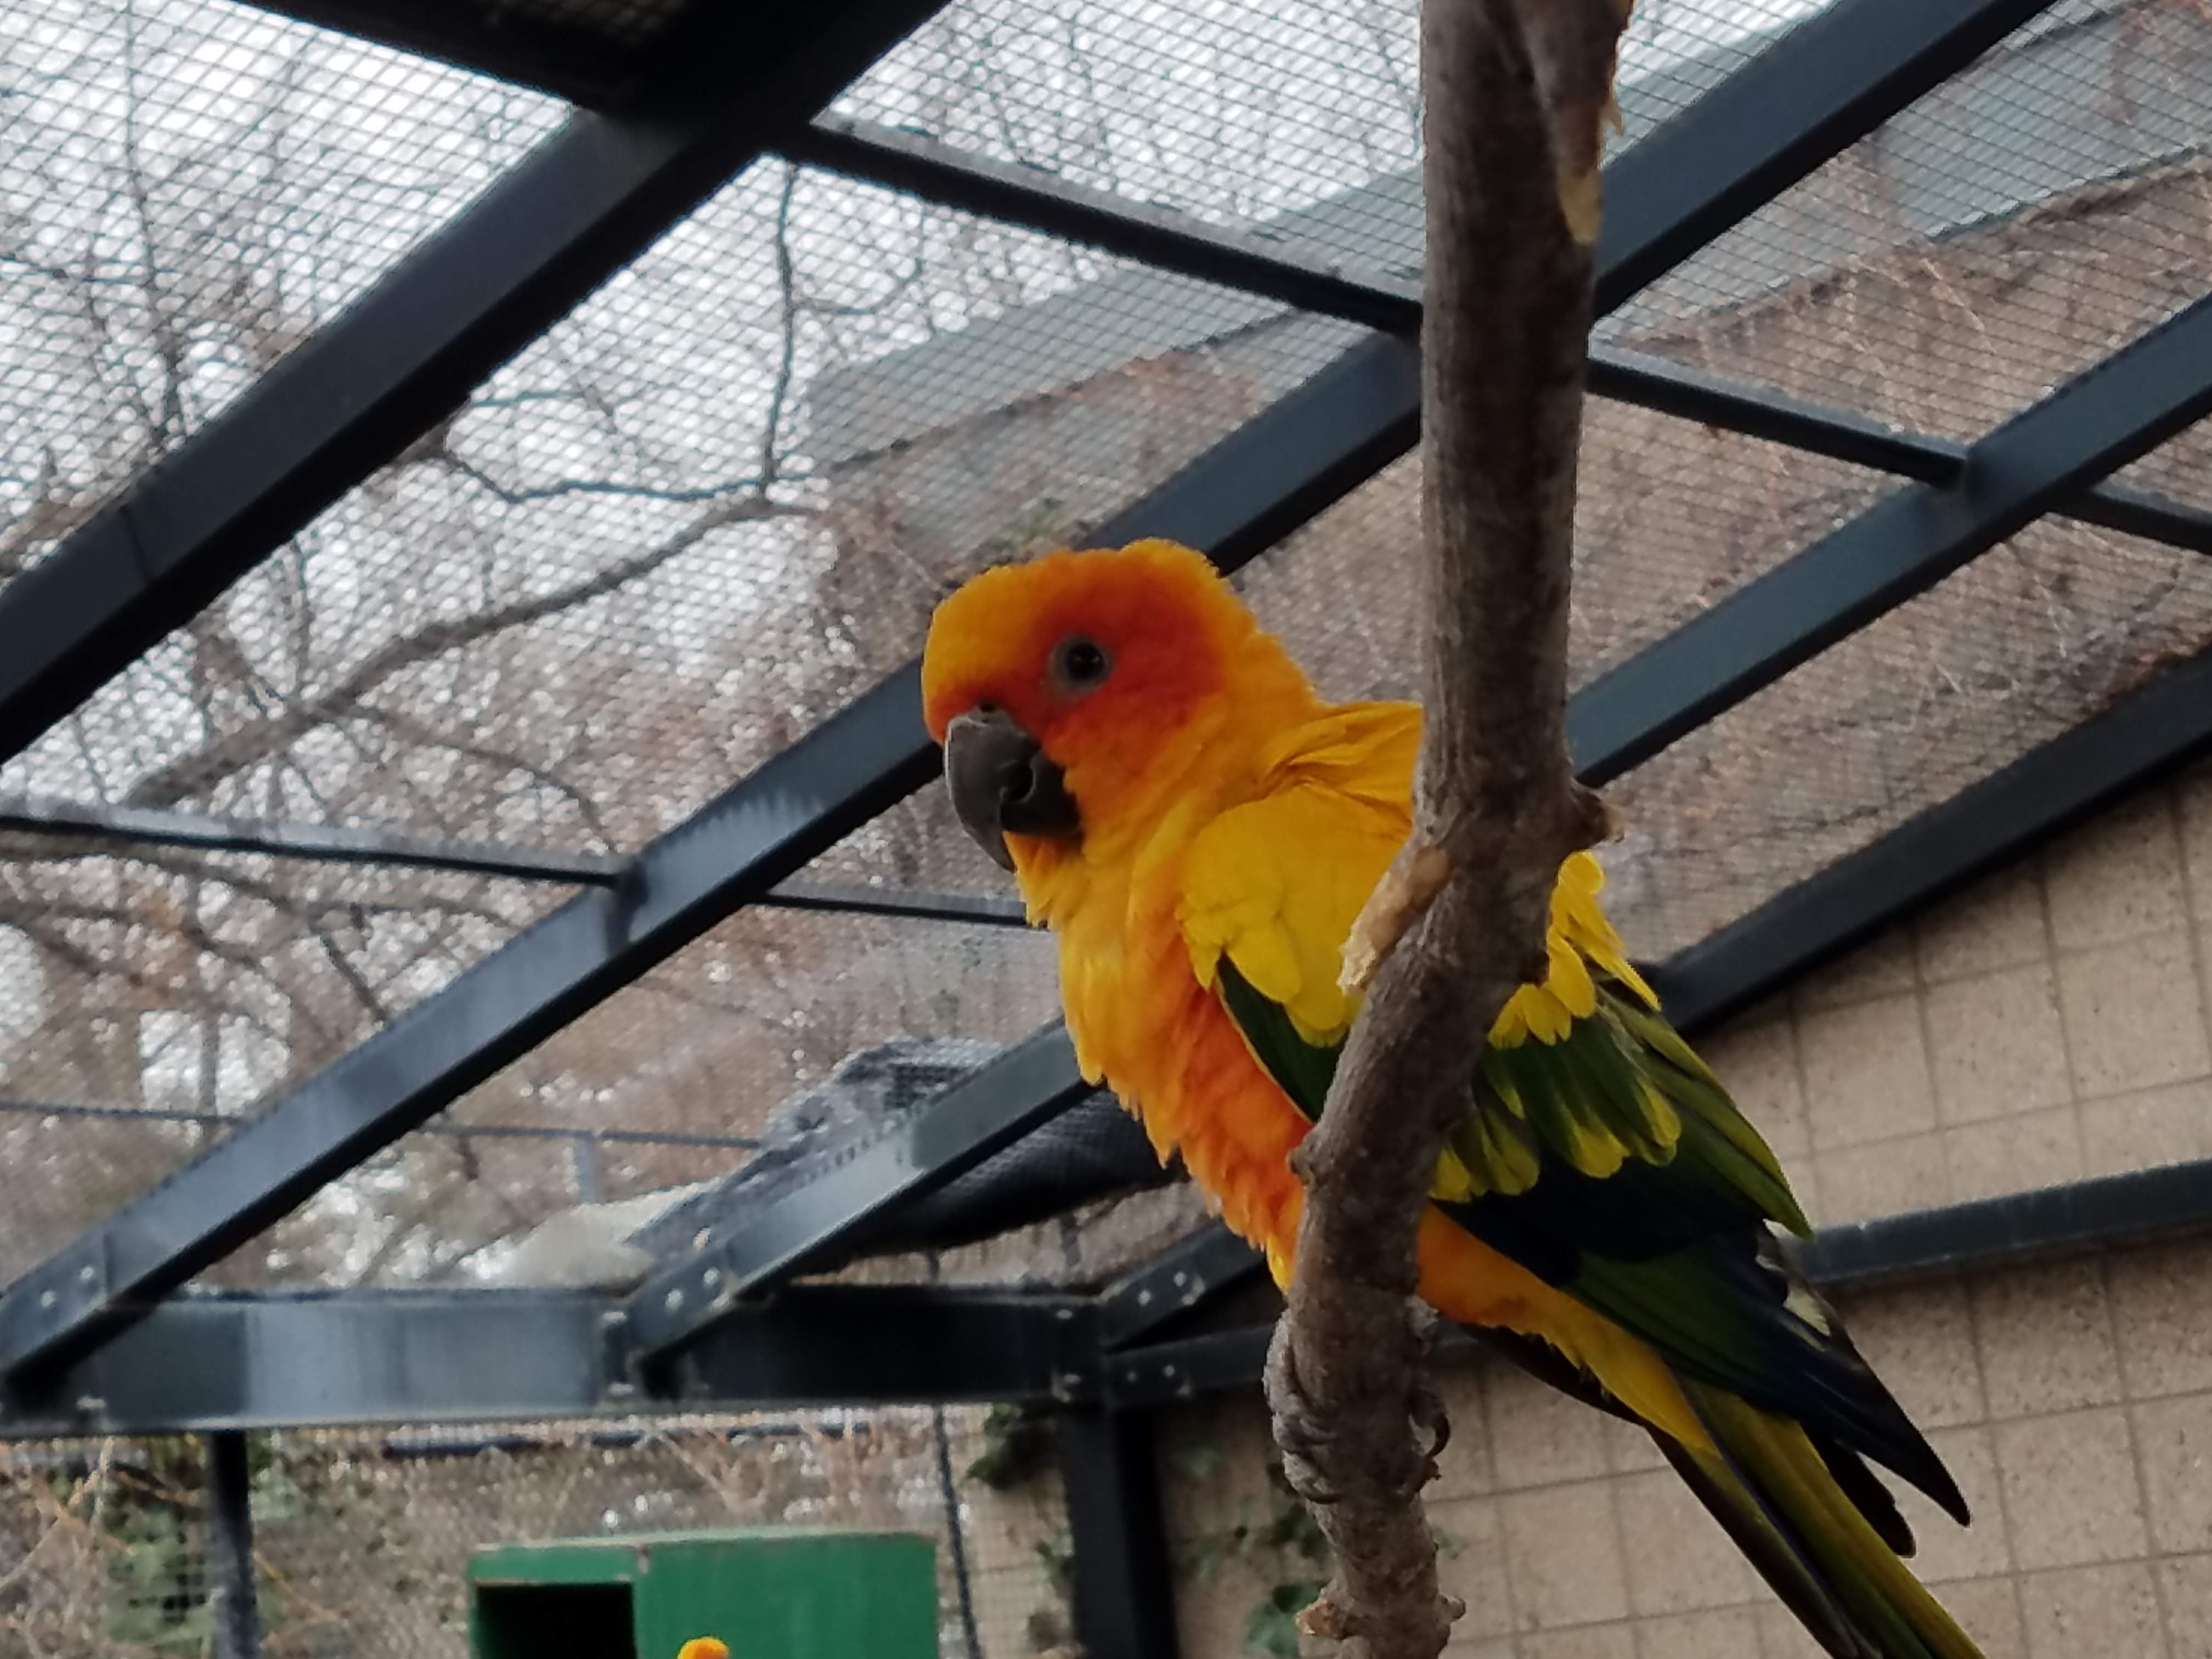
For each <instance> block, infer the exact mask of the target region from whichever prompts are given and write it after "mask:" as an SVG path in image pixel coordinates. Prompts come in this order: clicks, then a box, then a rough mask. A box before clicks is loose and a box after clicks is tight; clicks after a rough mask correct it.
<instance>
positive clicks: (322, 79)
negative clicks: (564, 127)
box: [0, 0, 560, 581]
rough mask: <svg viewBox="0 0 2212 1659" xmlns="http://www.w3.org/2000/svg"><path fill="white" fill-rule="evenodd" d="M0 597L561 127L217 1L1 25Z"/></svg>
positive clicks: (416, 66)
mask: <svg viewBox="0 0 2212 1659" xmlns="http://www.w3.org/2000/svg"><path fill="white" fill-rule="evenodd" d="M0 60H4V61H5V62H6V64H7V65H8V72H7V83H8V88H9V96H8V97H7V98H6V99H5V100H0V457H4V458H5V459H4V460H0V526H4V528H0V581H4V580H7V579H8V578H9V577H11V576H13V575H14V574H15V573H16V572H17V571H19V570H21V569H22V568H24V567H26V566H27V565H28V564H29V563H31V562H34V561H35V560H36V559H38V558H39V557H40V556H43V555H44V554H45V553H46V551H48V550H51V549H52V546H53V545H54V544H55V543H56V541H57V540H58V538H61V537H62V536H64V535H66V534H67V533H68V532H70V530H72V529H74V528H76V526H77V525H79V524H81V523H82V522H83V520H85V519H86V518H87V517H88V516H89V514H90V513H91V512H92V510H93V508H94V507H96V506H97V505H98V504H99V503H100V501H101V500H102V499H103V498H104V497H105V496H106V495H107V493H108V492H109V491H110V490H111V489H112V488H113V487H115V486H116V485H117V484H119V483H122V482H123V481H125V479H127V478H129V477H131V476H132V475H133V474H135V473H137V472H139V471H143V470H144V469H145V468H146V467H147V466H148V465H150V464H151V463H152V462H153V461H155V460H156V459H159V458H160V457H161V456H162V455H164V454H166V453H168V452H169V451H170V450H172V449H173V448H174V447H176V446H177V445H178V444H179V442H181V441H183V440H184V439H185V437H186V436H187V435H189V434H191V432H193V431H194V430H196V429H197V428H199V427H200V426H202V425H204V423H205V422H206V421H207V420H208V418H209V417H210V416H211V415H213V414H215V413H216V411H217V410H221V409H222V407H223V406H224V405H226V404H228V403H230V402H231V401H232V400H233V399H234V398H236V397H237V396H238V395H239V393H240V392H242V391H244V390H245V388H246V386H248V385H250V384H251V383H252V380H254V379H255V378H256V377H257V376H258V375H260V374H264V373H266V372H267V371H268V370H269V368H270V367H271V366H272V365H274V364H275V363H276V362H278V361H279V360H280V359H282V358H283V356H285V354H286V353H287V352H289V350H290V349H292V348H293V347H294V346H295V345H297V344H298V343H300V342H301V340H303V339H305V338H306V337H307V336H308V334H310V333H311V332H312V331H313V330H314V329H315V328H316V327H317V326H319V325H320V324H322V323H323V322H325V321H326V320H328V319H330V318H331V316H333V315H334V314H336V313H337V311H338V310H339V309H340V308H341V307H343V306H344V305H345V304H346V303H347V302H348V301H350V300H352V299H353V298H354V297H355V296H356V295H358V294H360V293H361V291H362V289H364V288H366V287H367V286H368V283H369V282H370V281H371V280H372V279H373V278H374V276H377V275H378V274H379V273H380V272H381V271H382V270H385V269H386V268H387V267H388V266H390V265H391V264H392V262H393V261H394V260H396V259H397V258H398V257H399V256H400V255H401V254H402V253H403V252H405V251H406V249H407V248H408V247H410V246H412V245H413V244H414V243H415V242H416V241H417V240H420V239H421V238H422V236H423V235H424V234H426V233H427V232H428V231H431V230H433V229H435V228H437V227H438V226H439V225H440V224H441V222H444V221H445V219H446V218H447V216H450V215H451V214H452V213H453V212H454V211H455V210H458V209H459V208H460V207H461V206H463V205H464V204H465V203H466V202H467V201H468V200H469V199H470V198H471V197H472V196H474V195H475V194H476V193H477V191H479V190H480V189H481V188H483V185H485V184H486V183H488V182H489V180H490V179H493V178H494V177H495V176H496V175H497V174H498V173H500V172H501V170H503V169H504V168H505V167H507V166H508V165H509V164H510V163H512V162H513V161H514V160H516V158H518V157H519V156H520V155H522V154H523V152H524V151H525V150H526V149H528V148H529V146H530V145H531V144H532V143H533V142H534V141H535V140H536V139H537V138H538V137H541V136H542V135H543V134H544V133H545V132H547V131H550V129H551V127H552V125H553V124H554V122H555V121H556V119H557V118H558V115H559V113H560V106H558V105H557V104H556V102H554V100H550V99H548V98H544V97H541V96H538V95H537V94H531V93H526V92H522V91H518V90H516V89H515V88H509V87H505V86H501V85H498V84H495V83H493V82H487V81H483V80H480V79H477V78H476V77H473V76H467V75H465V74H462V73H460V72H459V71H458V70H451V69H447V68H445V67H443V66H441V65H437V64H428V63H426V62H424V61H422V60H421V59H419V58H411V57H408V56H406V55H404V54H403V53H400V52H391V51H386V50H384V49H381V48H379V47H376V46H368V45H366V44H363V43H361V42H357V41H354V40H348V39H346V38H345V37H343V36H341V35H337V34H333V33H329V32H327V31H324V30H319V29H313V28H309V27H306V26H304V25H301V24H298V23H294V22H290V21H285V20H283V19H279V18H276V17H272V16H270V15H267V14H265V13H261V12H257V11H253V10H251V9H247V8H246V7H243V6H236V5H231V4H227V3H220V0H57V3H52V4H40V5H35V6H29V5H21V6H11V7H8V8H5V9H0Z"/></svg>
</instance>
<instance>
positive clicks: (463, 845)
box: [0, 795, 1029, 927]
mask: <svg viewBox="0 0 2212 1659" xmlns="http://www.w3.org/2000/svg"><path fill="white" fill-rule="evenodd" d="M0 830H14V831H16V832H18V833H20V834H22V835H28V836H76V837H82V838H84V839H87V840H94V841H98V842H119V843H121V844H122V847H123V848H124V849H125V850H124V851H123V852H121V853H119V854H118V856H125V857H127V856H128V855H129V854H128V848H130V847H131V846H132V845H141V846H146V845H150V846H156V847H183V848H194V849H197V850H204V851H207V852H216V853H253V854H262V855H264V856H266V857H270V858H279V859H299V860H307V861H311V862H316V863H328V864H365V865H371V866H379V867H384V868H396V869H412V870H441V871H447V872H452V873H453V874H456V875H470V876H496V877H500V878H505V879H508V880H513V881H546V882H557V883H560V884H564V885H568V886H580V887H614V886H617V885H619V884H620V883H621V882H622V879H623V874H624V872H626V871H628V869H629V860H628V859H627V858H623V857H621V856H619V855H617V854H610V853H574V852H566V851H563V850H562V849H560V848H532V847H509V846H506V845H502V844H498V843H493V842H471V841H445V840H438V839H433V838H431V837H429V836H410V835H404V834H402V833H400V832H399V831H398V830H393V829H382V828H378V827H374V826H370V827H363V826H359V825H354V824H343V823H275V822H271V821H270V820H267V819H263V818H239V817H217V816H216V815H213V814H210V813H203V812H179V811H172V810H170V809H168V808H166V807H148V806H130V805H115V804H112V803H110V802H106V801H71V800H57V799H51V798H49V797H46V796H42V795H4V796H0ZM754 902H756V903H757V904H762V905H765V906H768V907H769V908H775V909H786V910H818V911H826V912H841V913H845V914H850V915H873V916H895V917H898V918H901V919H902V920H908V921H955V922H963V923H966V924H969V925H972V926H976V927H1028V926H1029V919H1028V916H1027V915H1026V914H1025V913H1024V910H1023V908H1022V906H1021V903H1020V902H1019V901H1018V900H1016V899H1009V898H1001V897H999V896H994V895H992V894H987V893H939V892H931V891H929V890H926V889H919V888H903V887H876V886H872V885H870V884H867V883H866V882H857V881H854V882H828V881H813V882H809V881H786V882H781V883H779V884H777V885H775V887H772V888H770V889H769V890H768V891H767V892H765V893H763V895H762V896H760V897H759V898H758V899H757V900H755V901H754Z"/></svg>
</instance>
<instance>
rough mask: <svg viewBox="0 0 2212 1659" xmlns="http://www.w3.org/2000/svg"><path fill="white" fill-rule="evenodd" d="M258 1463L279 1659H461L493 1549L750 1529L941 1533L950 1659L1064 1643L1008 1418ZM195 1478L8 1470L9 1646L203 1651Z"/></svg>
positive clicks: (160, 1462)
mask: <svg viewBox="0 0 2212 1659" xmlns="http://www.w3.org/2000/svg"><path fill="white" fill-rule="evenodd" d="M250 1467H251V1470H252V1502H251V1507H252V1517H253V1525H254V1534H255V1537H254V1546H255V1547H254V1556H255V1570H256V1571H255V1578H256V1589H257V1595H258V1602H259V1608H260V1614H261V1620H262V1623H263V1626H264V1637H263V1642H262V1651H263V1652H264V1653H265V1654H267V1655H269V1656H270V1659H461V1656H463V1655H464V1654H465V1653H466V1652H467V1651H468V1635H467V1601H466V1592H465V1587H464V1584H463V1582H462V1577H461V1575H462V1570H463V1567H464V1565H465V1563H466V1560H467V1558H468V1555H469V1553H470V1552H471V1550H473V1549H476V1548H477V1547H481V1546H483V1545H488V1544H494V1543H501V1542H508V1541H527V1540H536V1539H546V1538H560V1537H592V1536H605V1535H609V1534H625V1535H627V1534H639V1533H647V1534H649V1533H653V1532H659V1531H669V1530H676V1529H680V1528H733V1527H748V1526H758V1525H769V1526H793V1527H801V1528H823V1529H836V1528H845V1529H854V1528H857V1529H864V1530H869V1531H897V1532H906V1533H915V1534H921V1535H923V1536H926V1537H927V1538H928V1539H930V1541H932V1543H933V1546H934V1547H935V1556H936V1564H937V1573H938V1581H939V1630H938V1645H939V1652H941V1653H943V1654H944V1655H945V1656H946V1659H1016V1656H1022V1655H1028V1654H1035V1653H1042V1652H1044V1651H1047V1650H1050V1649H1052V1648H1054V1647H1055V1646H1057V1645H1060V1644H1065V1643H1066V1640H1067V1639H1068V1625H1069V1612H1068V1589H1067V1574H1068V1570H1069V1566H1070V1563H1071V1561H1072V1559H1073V1558H1072V1554H1071V1550H1070V1546H1069V1543H1068V1538H1067V1524H1066V1506H1065V1501H1064V1499H1063V1498H1062V1496H1061V1492H1060V1480H1059V1470H1058V1468H1057V1465H1056V1463H1055V1462H1054V1457H1053V1455H1052V1451H1051V1447H1050V1438H1049V1436H1048V1434H1043V1433H1041V1432H1040V1431H1038V1430H1037V1429H1036V1427H1035V1426H1034V1425H1031V1424H1030V1423H1028V1422H1027V1421H1026V1420H1024V1419H1018V1418H1017V1417H1014V1416H1012V1415H1011V1414H1008V1413H998V1414H995V1415H991V1416H988V1417H987V1415H986V1413H982V1412H981V1411H977V1410H973V1409H969V1408H947V1409H945V1410H941V1411H932V1410H911V1411H908V1410H902V1411H890V1412H881V1413H872V1414H862V1413H846V1412H833V1413H799V1414H796V1415H787V1416H783V1417H779V1418H774V1419H768V1418H746V1419H696V1418H686V1419H675V1420H672V1421H668V1422H664V1423H654V1424H637V1425H622V1424H615V1425H592V1426H591V1427H588V1428H587V1427H583V1426H573V1425H563V1426H553V1427H534V1428H533V1427H515V1428H508V1429H506V1430H502V1431H498V1432H496V1433H486V1432H484V1431H470V1430H457V1431H448V1432H441V1433H438V1434H436V1435H428V1436H426V1435H416V1436H411V1437H408V1438H406V1439H404V1440H399V1439H388V1438H374V1437H366V1436H362V1435H360V1434H336V1433H333V1434H288V1435H271V1436H256V1437H253V1439H252V1443H251V1446H250ZM206 1478H207V1474H206V1463H205V1452H204V1443H201V1442H198V1441H193V1440H185V1439H150V1440H112V1439H111V1440H97V1441H90V1440H88V1441H74V1442H73V1441H47V1442H41V1443H36V1444H25V1445H22V1446H20V1447H17V1448H15V1449H12V1450H9V1451H4V1452H0V1573H4V1574H5V1586H6V1589H5V1595H4V1597H0V1651H4V1652H8V1653H20V1654H23V1655H27V1656H28V1655H48V1654H52V1655H59V1654H91V1653H103V1654H107V1653H113V1654H125V1653H127V1654H134V1655H143V1656H149V1659H153V1656H173V1659H185V1656H192V1655H198V1654H201V1653H204V1652H205V1651H206V1650H207V1643H208V1639H209V1619H210V1612H209V1597H210V1590H211V1588H212V1586H211V1585H210V1582H209V1568H208V1541H207V1531H206V1529H207V1521H206V1498H205V1483H206ZM701 1633H702V1634H706V1633H708V1632H701ZM730 1634H731V1635H732V1638H733V1640H734V1636H735V1633H734V1632H732V1633H730ZM656 1659H672V1656H669V1655H661V1656H656Z"/></svg>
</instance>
